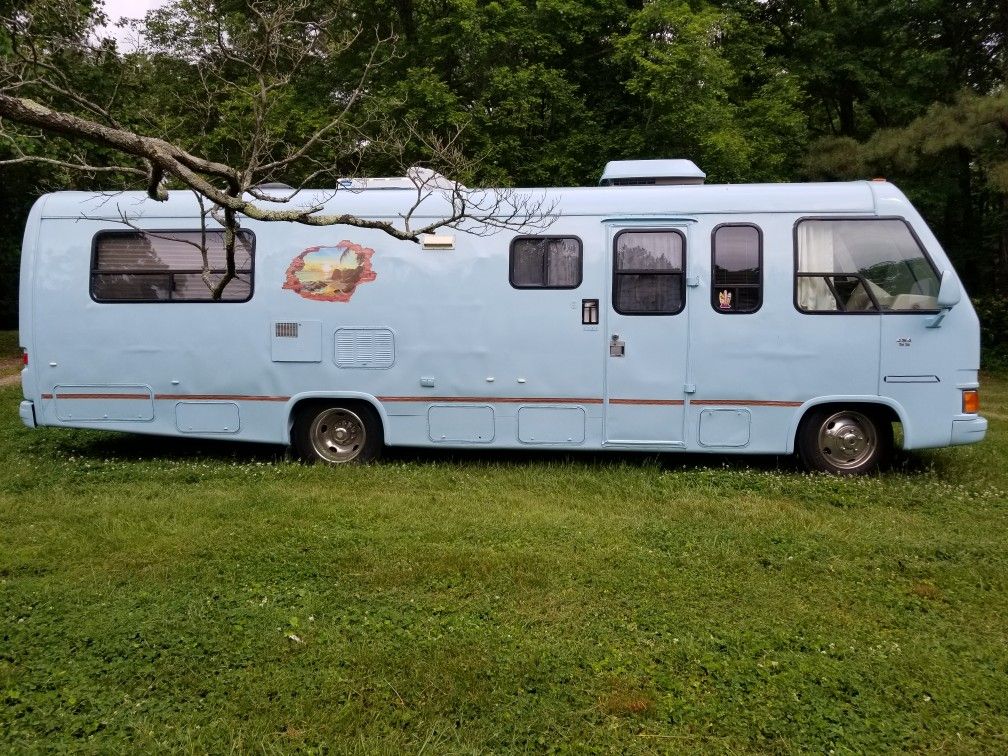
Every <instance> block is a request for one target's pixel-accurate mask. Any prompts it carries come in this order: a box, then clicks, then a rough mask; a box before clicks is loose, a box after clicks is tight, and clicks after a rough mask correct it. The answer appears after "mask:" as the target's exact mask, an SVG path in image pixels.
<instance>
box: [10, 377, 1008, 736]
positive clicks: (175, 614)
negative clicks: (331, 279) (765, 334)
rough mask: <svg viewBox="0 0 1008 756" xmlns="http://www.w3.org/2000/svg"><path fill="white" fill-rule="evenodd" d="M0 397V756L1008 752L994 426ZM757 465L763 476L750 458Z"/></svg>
mask: <svg viewBox="0 0 1008 756" xmlns="http://www.w3.org/2000/svg"><path fill="white" fill-rule="evenodd" d="M19 398H20V394H19V388H18V387H13V386H12V387H7V388H4V389H2V390H0V439H2V443H0V697H2V699H3V707H2V709H0V750H3V751H10V752H18V753H23V752H31V751H38V752H41V751H52V750H60V749H64V750H68V749H78V750H79V749H83V750H87V751H128V752H148V751H155V750H166V749H172V750H183V751H200V752H203V751H210V752H222V751H231V750H233V751H238V752H244V751H262V750H266V751H281V752H287V751H297V750H325V749H326V748H327V747H328V748H329V749H330V750H332V751H336V752H346V751H361V752H372V751H381V752H399V751H413V752H418V751H426V752H431V753H444V752H462V753H470V752H488V751H494V752H496V751H506V750H512V749H513V750H536V751H538V750H568V749H569V750H577V751H605V752H622V751H630V752H650V751H665V752H673V751H682V750H697V749H702V750H710V751H717V752H738V751H761V752H763V751H792V750H796V749H799V748H808V749H811V750H815V751H828V750H830V749H835V750H837V751H840V750H851V751H879V750H888V751H891V750H933V751H953V752H962V753H975V752H979V751H986V752H1004V751H1006V750H1008V735H1006V733H1008V470H1006V469H1005V460H1006V459H1008V379H1005V378H993V377H988V378H987V379H986V381H985V383H984V394H983V399H984V404H985V408H986V414H987V415H988V416H989V417H991V418H992V432H991V435H990V437H989V438H988V440H987V441H986V442H984V443H983V444H981V445H978V446H974V447H968V448H960V449H948V450H942V451H936V452H925V453H918V454H913V455H907V456H904V457H903V458H902V459H901V461H900V463H899V465H898V467H897V470H896V471H893V472H889V473H886V474H884V475H882V476H880V477H872V478H868V479H861V480H837V479H833V478H828V477H823V476H808V475H804V474H801V473H799V472H797V471H796V469H795V467H794V465H793V464H792V463H791V462H789V461H786V460H785V461H781V462H777V461H775V460H772V459H771V460H766V459H761V460H753V461H751V462H747V461H746V460H739V459H733V460H723V459H720V458H698V457H692V456H691V457H685V458H684V457H677V456H668V457H664V458H660V459H655V458H653V457H646V456H619V457H604V456H594V455H585V456H573V457H569V458H566V457H563V456H551V457H531V456H522V455H503V454H498V455H491V454H478V455H477V454H465V455H447V454H436V453H428V452H415V453H413V452H397V453H396V454H394V455H393V456H392V458H391V459H390V460H387V461H385V462H383V463H381V464H378V465H373V466H369V467H347V468H338V469H325V468H309V467H305V466H301V465H298V464H295V463H292V462H289V461H287V460H286V459H285V458H284V457H283V455H282V453H281V452H278V451H276V450H274V449H271V448H261V447H254V446H241V445H227V444H211V443H188V444H183V443H179V442H176V441H169V440H159V439H144V438H139V437H130V436H120V435H116V434H110V433H99V432H87V431H57V430H52V429H49V430H35V431H30V430H28V429H26V428H24V427H22V426H21V425H20V423H19V421H18V418H17V411H16V410H17V401H18V400H19ZM747 464H752V466H751V467H749V466H747Z"/></svg>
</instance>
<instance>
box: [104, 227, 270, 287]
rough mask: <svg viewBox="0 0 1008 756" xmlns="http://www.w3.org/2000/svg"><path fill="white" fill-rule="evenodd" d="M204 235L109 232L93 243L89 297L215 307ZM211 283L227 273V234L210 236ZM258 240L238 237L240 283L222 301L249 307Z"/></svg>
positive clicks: (233, 283)
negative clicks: (205, 271) (207, 277)
mask: <svg viewBox="0 0 1008 756" xmlns="http://www.w3.org/2000/svg"><path fill="white" fill-rule="evenodd" d="M202 238H203V233H202V232H201V231H150V232H146V233H141V232H139V231H105V232H102V233H99V234H98V235H97V236H96V237H95V241H94V254H93V256H92V259H91V296H92V297H93V298H94V300H95V301H97V302H211V301H213V300H212V299H211V291H210V287H209V286H208V285H207V284H206V282H205V281H204V280H203V251H202V246H203V243H202ZM206 252H207V256H208V260H209V263H210V271H211V272H210V276H211V279H212V281H211V283H216V282H217V281H219V280H220V278H221V277H222V276H223V275H224V272H225V271H226V270H227V257H226V253H225V250H224V232H223V231H221V230H212V231H207V232H206ZM254 254H255V237H254V236H253V234H252V233H251V232H249V231H239V232H238V238H237V239H236V242H235V272H236V274H237V275H236V277H235V278H234V279H232V280H231V282H230V283H229V284H228V285H227V286H226V287H225V289H224V293H223V295H222V297H221V300H220V301H223V302H246V301H248V299H249V298H250V297H251V296H252V267H253V263H252V261H253V257H254Z"/></svg>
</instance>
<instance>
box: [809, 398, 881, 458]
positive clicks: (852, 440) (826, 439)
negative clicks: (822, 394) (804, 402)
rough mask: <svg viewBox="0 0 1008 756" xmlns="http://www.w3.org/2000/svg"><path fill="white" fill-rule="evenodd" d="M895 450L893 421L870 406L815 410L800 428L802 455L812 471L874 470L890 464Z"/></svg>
mask: <svg viewBox="0 0 1008 756" xmlns="http://www.w3.org/2000/svg"><path fill="white" fill-rule="evenodd" d="M892 450H893V433H892V424H891V423H889V422H888V420H887V419H885V418H883V417H882V416H881V415H879V414H877V413H873V412H871V411H870V410H866V409H853V408H843V407H823V408H820V409H814V410H812V411H811V412H809V414H808V415H807V416H806V417H805V420H804V421H803V422H802V425H801V428H800V429H799V431H798V454H799V456H800V457H801V460H802V462H803V463H804V464H805V467H806V468H808V469H809V470H821V471H822V472H828V473H833V474H834V475H861V474H864V473H870V472H874V471H875V470H877V469H879V467H880V466H882V465H884V464H886V463H888V461H889V460H890V458H891V457H892Z"/></svg>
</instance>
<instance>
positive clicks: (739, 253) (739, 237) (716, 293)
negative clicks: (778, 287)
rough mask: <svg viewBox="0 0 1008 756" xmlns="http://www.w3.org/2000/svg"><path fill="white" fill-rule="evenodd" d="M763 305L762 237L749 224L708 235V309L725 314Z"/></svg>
mask: <svg viewBox="0 0 1008 756" xmlns="http://www.w3.org/2000/svg"><path fill="white" fill-rule="evenodd" d="M762 303H763V235H762V233H761V232H760V230H759V228H757V227H756V226H750V225H734V224H731V225H724V226H718V227H717V228H715V229H714V233H713V234H712V236H711V306H712V307H713V308H714V309H715V310H716V311H717V312H721V313H725V314H732V313H749V312H756V310H758V309H759V308H760V305H761V304H762Z"/></svg>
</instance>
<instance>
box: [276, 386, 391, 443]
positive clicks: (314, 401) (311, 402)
mask: <svg viewBox="0 0 1008 756" xmlns="http://www.w3.org/2000/svg"><path fill="white" fill-rule="evenodd" d="M319 407H346V408H347V409H349V410H352V409H355V408H356V409H360V408H366V409H365V411H367V410H370V411H371V412H372V413H373V414H374V419H375V420H376V421H377V422H378V428H379V430H380V431H381V438H382V440H384V438H385V423H384V421H383V420H382V414H381V412H380V411H379V410H378V407H376V406H375V405H374V404H373V403H371V402H369V401H367V400H366V399H344V398H342V397H338V396H332V397H307V398H305V399H299V400H298V401H297V402H295V403H294V405H293V406H292V407H291V409H290V415H289V416H288V417H287V438H288V441H289V439H290V437H291V432H292V431H293V429H294V422H295V421H296V420H297V416H298V415H299V414H301V413H302V412H304V411H305V410H307V409H317V408H319Z"/></svg>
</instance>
